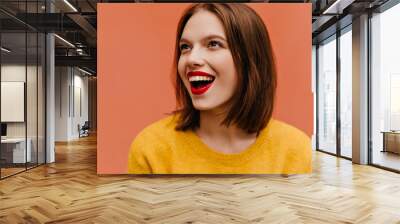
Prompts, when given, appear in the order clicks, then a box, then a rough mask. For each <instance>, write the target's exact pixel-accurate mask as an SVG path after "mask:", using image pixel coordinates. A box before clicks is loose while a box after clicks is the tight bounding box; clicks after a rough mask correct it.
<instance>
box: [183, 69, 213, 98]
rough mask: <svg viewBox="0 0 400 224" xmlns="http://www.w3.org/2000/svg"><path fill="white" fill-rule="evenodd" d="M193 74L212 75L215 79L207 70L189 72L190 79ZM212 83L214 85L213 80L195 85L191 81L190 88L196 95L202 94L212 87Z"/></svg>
mask: <svg viewBox="0 0 400 224" xmlns="http://www.w3.org/2000/svg"><path fill="white" fill-rule="evenodd" d="M192 76H207V77H211V78H213V79H214V76H212V75H210V74H208V73H206V72H202V71H193V72H189V73H188V74H187V78H188V79H189V78H190V77H192ZM211 85H212V82H210V83H207V84H205V85H201V86H194V85H192V83H191V82H190V90H191V92H192V94H194V95H201V94H203V93H205V92H206V91H207V90H208V89H209V88H210V87H211Z"/></svg>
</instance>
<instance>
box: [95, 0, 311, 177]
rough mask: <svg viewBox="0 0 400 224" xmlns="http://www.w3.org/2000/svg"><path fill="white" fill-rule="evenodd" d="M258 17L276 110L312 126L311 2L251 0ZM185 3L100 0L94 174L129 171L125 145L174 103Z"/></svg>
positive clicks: (300, 125)
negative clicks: (268, 48)
mask: <svg viewBox="0 0 400 224" xmlns="http://www.w3.org/2000/svg"><path fill="white" fill-rule="evenodd" d="M248 5H249V6H251V7H252V8H253V9H255V10H256V11H257V13H258V14H259V15H260V16H261V17H262V18H263V20H264V22H265V24H266V26H267V29H268V31H269V35H270V38H271V41H272V46H273V50H274V54H275V58H276V64H277V71H278V89H277V98H276V105H275V111H274V115H273V116H274V118H276V119H279V120H282V121H285V122H287V123H289V124H292V125H294V126H296V127H298V128H299V129H301V130H303V131H304V132H305V133H307V134H308V135H309V136H311V135H312V133H313V95H312V90H311V4H309V3H302V4H293V3H291V4H277V3H274V4H266V3H253V4H248ZM187 6H188V4H181V3H173V4H172V3H168V4H166V3H162V4H161V3H134V4H129V3H124V4H107V3H100V4H98V16H97V18H98V23H97V28H98V34H97V35H98V43H97V46H98V60H97V61H98V65H97V66H98V79H97V84H98V101H97V102H98V108H97V110H98V133H97V138H98V140H97V172H98V174H124V173H127V159H128V152H129V146H130V143H131V142H132V140H133V139H134V137H135V136H136V135H137V134H138V133H139V132H140V130H142V129H143V128H144V127H145V126H147V125H148V124H150V123H152V122H154V121H156V120H158V119H161V118H163V117H165V116H166V115H165V113H168V112H171V111H172V110H174V109H175V95H174V90H173V87H172V83H171V79H170V75H171V70H172V61H173V52H174V44H175V33H176V28H177V24H178V20H179V18H180V16H181V15H182V12H183V10H184V9H185V8H186V7H187Z"/></svg>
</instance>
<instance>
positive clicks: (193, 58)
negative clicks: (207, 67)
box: [188, 48, 204, 66]
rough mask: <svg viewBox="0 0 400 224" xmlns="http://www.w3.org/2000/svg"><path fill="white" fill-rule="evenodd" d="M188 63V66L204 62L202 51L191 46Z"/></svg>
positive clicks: (199, 64)
mask: <svg viewBox="0 0 400 224" xmlns="http://www.w3.org/2000/svg"><path fill="white" fill-rule="evenodd" d="M188 63H189V65H190V66H201V65H203V64H204V58H203V53H202V52H201V49H199V48H193V49H192V50H191V51H190V52H189V55H188Z"/></svg>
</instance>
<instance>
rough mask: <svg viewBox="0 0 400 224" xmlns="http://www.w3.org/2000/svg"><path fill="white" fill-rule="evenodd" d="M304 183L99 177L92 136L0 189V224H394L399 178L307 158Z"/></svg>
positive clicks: (323, 157)
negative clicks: (309, 166) (310, 170)
mask: <svg viewBox="0 0 400 224" xmlns="http://www.w3.org/2000/svg"><path fill="white" fill-rule="evenodd" d="M313 168H314V172H313V174H311V175H290V176H287V175H286V176H283V175H215V176H211V175H184V176H173V175H168V176H147V177H144V176H129V175H115V176H98V175H97V174H96V136H90V137H88V138H82V139H80V140H79V141H73V142H69V143H61V144H57V145H56V163H54V164H49V165H45V166H41V167H38V168H35V169H32V170H29V171H27V172H25V173H21V174H18V175H16V176H13V177H10V178H7V179H5V180H2V181H0V202H1V203H0V223H119V224H120V223H374V224H375V223H385V224H386V223H398V224H400V212H399V211H400V175H399V174H396V173H392V172H388V171H384V170H381V169H378V168H375V167H371V166H362V165H355V164H352V163H351V162H350V161H348V160H344V159H340V158H336V157H333V156H330V155H327V154H324V153H321V152H314V157H313Z"/></svg>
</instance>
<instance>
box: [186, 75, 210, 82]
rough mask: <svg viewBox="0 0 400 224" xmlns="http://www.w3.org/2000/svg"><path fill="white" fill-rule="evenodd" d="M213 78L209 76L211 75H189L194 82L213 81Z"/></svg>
mask: <svg viewBox="0 0 400 224" xmlns="http://www.w3.org/2000/svg"><path fill="white" fill-rule="evenodd" d="M212 80H213V78H211V77H209V76H191V77H189V82H193V81H212Z"/></svg>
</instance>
